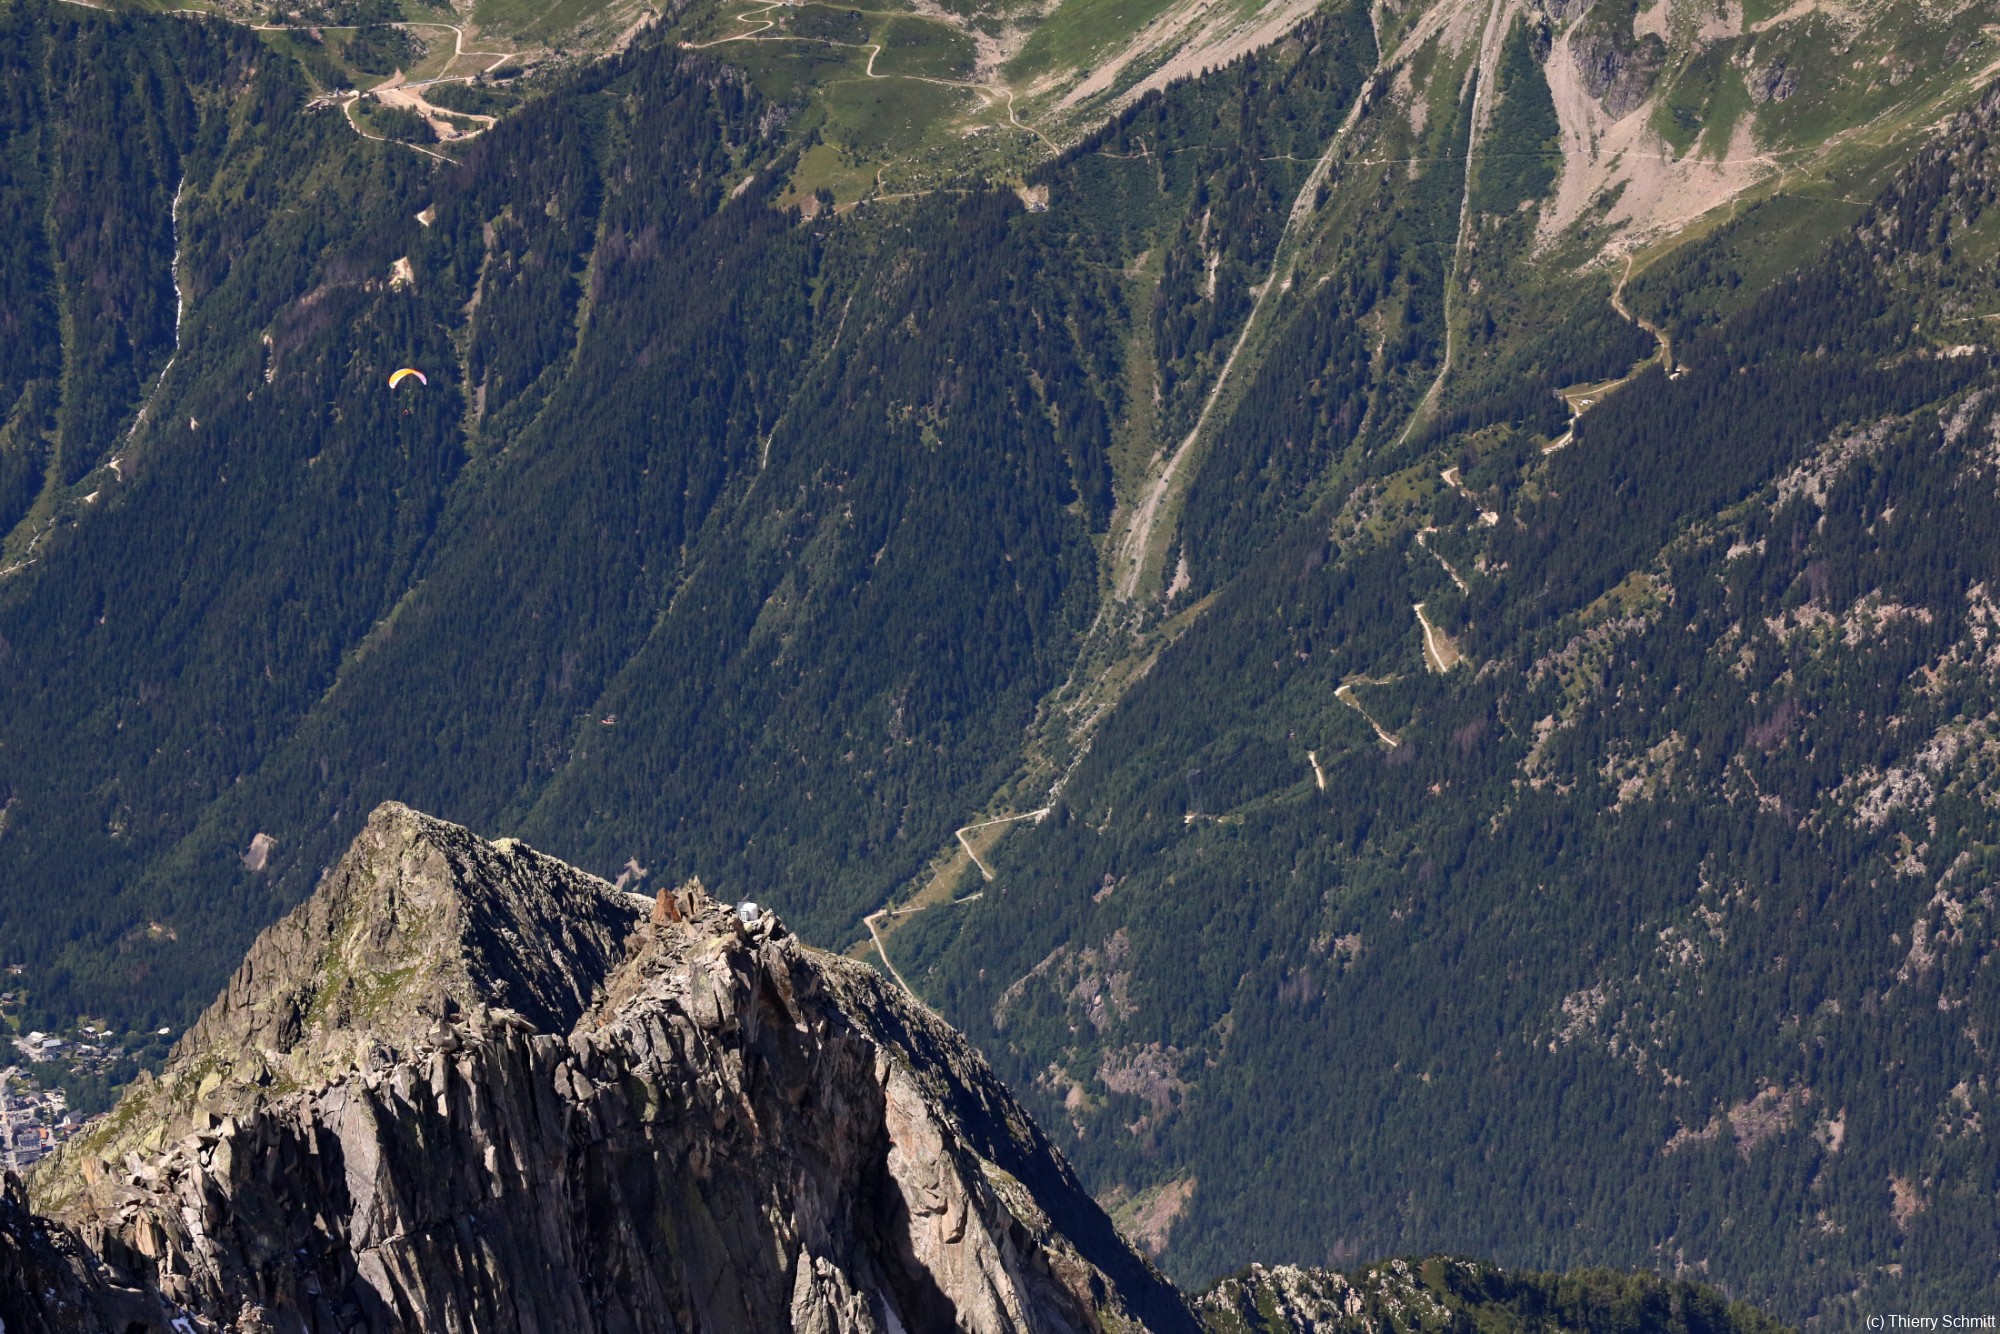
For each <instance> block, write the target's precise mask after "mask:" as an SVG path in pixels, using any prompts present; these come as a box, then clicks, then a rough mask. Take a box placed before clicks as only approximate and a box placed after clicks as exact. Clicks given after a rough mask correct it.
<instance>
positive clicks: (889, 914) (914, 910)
mask: <svg viewBox="0 0 2000 1334" xmlns="http://www.w3.org/2000/svg"><path fill="white" fill-rule="evenodd" d="M1049 809H1050V808H1049V807H1047V806H1044V807H1042V808H1041V809H1040V810H1038V811H1028V812H1027V813H1025V814H1022V815H1003V816H1000V817H999V818H998V819H993V820H978V821H975V822H973V823H972V824H969V825H961V826H960V827H959V828H958V829H956V830H954V831H953V832H952V837H953V838H955V839H957V840H958V845H959V847H961V848H963V849H964V850H965V855H966V856H967V857H968V858H970V859H971V861H972V864H973V865H974V866H976V867H978V868H979V874H980V876H981V877H982V878H983V879H984V880H985V881H986V883H988V884H991V883H993V868H992V867H990V866H988V865H987V864H986V863H985V862H984V861H982V860H981V859H980V856H979V849H977V848H975V847H974V846H973V845H972V841H971V840H970V839H968V838H967V837H966V835H967V834H971V833H975V832H977V831H979V830H981V829H991V828H992V827H993V826H995V825H1003V824H1015V823H1018V822H1019V821H1022V820H1033V821H1034V822H1035V823H1036V824H1040V823H1041V822H1042V819H1043V818H1044V817H1045V816H1047V815H1048V813H1049ZM947 869H948V868H947ZM985 893H986V891H985V890H983V889H978V890H974V891H973V892H972V893H970V894H967V895H966V896H965V897H964V898H962V899H953V898H944V899H935V900H933V901H931V902H929V903H925V902H921V901H919V902H914V903H909V904H906V905H904V906H903V907H901V908H886V907H885V908H877V909H876V910H875V911H874V912H872V913H869V914H868V915H867V916H866V917H864V918H862V919H861V922H862V925H863V926H865V927H867V928H868V938H869V940H871V941H873V942H874V945H875V953H876V954H877V955H878V956H879V957H880V958H881V960H882V966H883V967H884V968H886V969H888V970H889V976H891V977H893V978H895V979H896V984H897V985H898V986H900V987H902V989H903V990H904V991H907V992H909V993H910V994H911V995H912V996H915V995H916V994H917V993H916V991H915V989H914V988H912V987H911V986H910V984H909V983H908V982H907V981H905V980H904V978H903V975H902V974H901V973H899V972H897V971H896V965H895V963H894V962H893V961H892V960H891V959H890V958H889V943H888V941H887V940H886V939H885V938H884V937H883V935H882V926H883V924H884V923H886V922H890V921H893V920H895V919H896V918H898V917H914V916H916V915H917V914H918V913H920V912H927V911H929V910H930V909H932V908H943V907H957V906H958V905H959V904H962V903H971V902H973V901H974V900H975V899H979V898H983V897H984V896H985ZM921 898H922V896H921V895H919V899H920V900H921Z"/></svg>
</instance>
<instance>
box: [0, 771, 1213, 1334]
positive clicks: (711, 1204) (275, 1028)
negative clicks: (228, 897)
mask: <svg viewBox="0 0 2000 1334" xmlns="http://www.w3.org/2000/svg"><path fill="white" fill-rule="evenodd" d="M745 916H749V914H745ZM33 1204H34V1207H35V1208H36V1209H37V1210H39V1211H40V1212H39V1214H33V1213H30V1212H29V1211H28V1210H27V1208H25V1207H24V1203H23V1201H21V1200H20V1199H19V1198H18V1192H14V1193H12V1194H10V1195H9V1196H8V1197H7V1198H6V1199H5V1200H4V1201H0V1205H3V1206H4V1208H0V1280H5V1281H4V1282H3V1283H0V1320H4V1322H5V1324H4V1328H5V1329H6V1330H8V1331H10V1334H18V1332H19V1331H24V1330H26V1331H33V1330H51V1331H58V1330H59V1331H71V1330H74V1331H99V1330H105V1331H109V1330H117V1331H121V1332H123V1331H129V1330H133V1329H158V1330H161V1331H166V1330H178V1331H194V1330H212V1331H242V1332H243V1334H249V1332H250V1331H308V1330H311V1331H319V1330H351V1329H370V1330H411V1331H430V1330H510V1331H511V1330H522V1331H527V1330H537V1331H586V1330H607V1331H609V1330H618V1331H635V1332H636V1331H733V1330H742V1331H768V1330H787V1329H789V1330H797V1331H812V1332H813V1334H836V1332H837V1331H838V1332H843V1334H846V1332H852V1334H862V1332H863V1331H869V1332H873V1331H881V1332H882V1334H888V1332H889V1331H898V1330H901V1331H913V1332H914V1331H923V1330H943V1329H957V1330H967V1331H982V1332H984V1331H992V1332H993V1334H1002V1332H1010V1334H1011V1332H1013V1331H1022V1332H1025V1331H1072V1330H1074V1331H1114V1330H1138V1329H1150V1330H1162V1331H1165V1330H1175V1331H1179V1330H1192V1329H1194V1328H1195V1327H1196V1326H1195V1321H1194V1318H1193V1316H1192V1314H1191V1312H1190V1310H1189V1308H1188V1306H1187V1305H1186V1303H1185V1302H1184V1301H1183V1299H1182V1298H1181V1297H1180V1295H1179V1294H1178V1293H1176V1292H1175V1290H1174V1289H1173V1288H1172V1287H1171V1286H1170V1285H1169V1284H1167V1282H1166V1281H1165V1280H1164V1279H1162V1278H1161V1277H1160V1276H1159V1275H1158V1274H1157V1273H1156V1272H1155V1271H1154V1270H1153V1269H1152V1268H1151V1267H1150V1266H1149V1265H1148V1264H1147V1263H1146V1262H1145V1261H1144V1260H1142V1259H1141V1258H1139V1256H1138V1255H1137V1254H1136V1253H1135V1252H1134V1251H1133V1250H1132V1249H1131V1248H1130V1247H1129V1246H1127V1245H1126V1244H1125V1243H1124V1242H1123V1241H1122V1240H1121V1239H1120V1238H1119V1236H1118V1235H1117V1233H1116V1232H1115V1231H1114V1230H1113V1228H1112V1226H1111V1224H1110V1222H1109V1220H1108V1219H1107V1218H1106V1217H1105V1215H1104V1214H1103V1212H1102V1211H1101V1210H1100V1209H1099V1208H1098V1207H1097V1205H1096V1204H1095V1203H1094V1202H1093V1201H1092V1200H1091V1199H1090V1197H1089V1195H1088V1194H1087V1193H1086V1192H1085V1191H1084V1190H1083V1188H1082V1186H1081V1185H1080V1184H1079V1182H1078V1181H1077V1179H1076V1177H1075V1176H1074V1175H1073V1173H1072V1172H1071V1170H1070V1169H1069V1167H1068V1165H1067V1164H1066V1163H1065V1162H1064V1161H1063V1160H1062V1158H1061V1157H1060V1156H1059V1155H1058V1154H1057V1153H1056V1152H1055V1151H1054V1150H1053V1149H1052V1147H1051V1146H1050V1144H1049V1142H1048V1141H1047V1140H1046V1139H1045V1138H1044V1137H1043V1135H1042V1133H1041V1132H1040V1131H1039V1130H1038V1129H1037V1128H1036V1127H1035V1126H1034V1124H1033V1123H1032V1122H1031V1121H1030V1120H1029V1119H1028V1117H1027V1116H1026V1114H1025V1113H1023V1112H1022V1110H1021V1109H1020V1108H1019V1106H1018V1105H1017V1104H1016V1103H1015V1102H1014V1101H1013V1099H1012V1098H1011V1096H1010V1095H1009V1094H1008V1093H1007V1091H1006V1089H1005V1088H1004V1087H1003V1086H1002V1085H1001V1084H1000V1082H999V1081H998V1079H997V1078H995V1076H994V1075H993V1073H992V1072H991V1070H990V1069H989V1068H988V1067H987V1065H986V1063H985V1062H984V1061H983V1060H982V1059H981V1058H980V1057H979V1055H978V1054H977V1053H976V1052H975V1051H974V1050H973V1049H972V1048H971V1047H970V1046H969V1045H968V1044H967V1043H966V1042H965V1040H964V1039H963V1038H961V1037H960V1036H959V1035H958V1034H957V1033H955V1032H954V1031H952V1030H951V1029H950V1028H949V1027H947V1026H946V1025H945V1024H943V1023H942V1022H941V1021H940V1020H938V1019H937V1018H935V1017H934V1016H933V1015H931V1014H930V1013H929V1012H928V1011H927V1010H925V1009H923V1008H922V1007H921V1006H920V1005H918V1004H916V1003H915V1002H913V1001H911V1000H909V999H908V998H907V997H905V996H904V995H903V994H902V993H901V992H900V991H897V990H895V989H894V988H892V987H891V986H889V985H888V984H886V983H885V982H883V981H882V980H881V979H880V978H879V977H878V976H877V975H876V974H875V973H873V972H872V971H871V970H869V969H867V968H865V967H863V966H861V965H859V964H856V963H853V962H851V961H848V960H845V959H841V958H838V957H835V956H832V955H828V954H825V953H822V952H820V951H817V950H813V949H810V948H807V947H806V946H804V945H802V944H801V943H800V942H799V941H798V940H797V939H796V938H794V937H793V936H791V935H790V934H789V933H788V932H787V931H786V929H785V927H784V926H783V924H782V923H781V922H780V921H779V920H778V919H777V918H776V917H775V916H772V915H770V914H768V913H763V914H758V915H757V916H756V918H755V920H754V921H751V922H745V921H744V920H743V919H742V918H741V917H739V916H738V915H737V914H736V913H735V912H734V911H733V910H731V909H730V908H728V907H725V906H723V905H721V904H718V903H716V902H715V901H714V900H712V899H711V898H709V897H708V895H707V894H706V893H704V892H703V891H702V890H701V888H700V886H699V884H698V883H696V884H691V885H688V886H685V887H683V888H682V889H680V890H675V891H663V892H662V893H661V894H660V896H659V897H658V898H656V899H653V900H647V899H645V898H643V897H641V896H637V895H631V894H626V893H623V892H621V891H619V890H616V889H614V888H613V887H612V886H610V885H608V884H606V883H605V882H603V881H601V880H597V879H595V878H594V877H591V876H588V875H585V874H583V873H581V872H579V871H576V870H574V869H572V868H570V867H567V866H565V865H563V864H562V863H560V862H558V861H556V860H554V859H552V858H549V857H545V856H542V855H541V854H539V853H535V852H533V851H532V850H530V849H528V848H526V847H524V846H522V845H520V844H518V843H513V842H511V841H502V842H498V843H488V842H485V841H483V840H481V839H479V838H477V837H475V836H474V835H472V834H470V833H468V832H467V831H465V830H463V829H460V828H457V827H456V826H453V825H449V824H445V823H443V822H441V821H437V820H433V819H430V818H428V817H426V816H423V815H419V814H417V813H416V812H414V811H410V810H408V809H407V808H404V807H401V806H396V805H387V806H384V807H382V808H380V809H379V810H377V811H376V812H375V813H374V815H373V816H372V817H371V818H370V820H369V822H368V825H367V828H366V829H365V830H364V831H363V833H362V834H361V835H360V837H359V838H357V839H356V841H355V843H354V845H353V846H352V848H351V849H350V850H349V851H348V853H347V854H346V856H345V857H344V858H343V859H342V860H341V862H340V863H339V864H338V865H337V866H336V867H335V868H334V869H333V870H332V871H331V872H329V873H328V875H327V876H326V877H325V878H324V880H323V881H322V883H321V886H320V888H319V889H318V891H317V892H316V893H315V894H314V895H313V896H312V897H311V899H309V900H308V901H307V902H305V903H304V904H302V905H301V906H300V907H299V908H298V909H296V910H295V911H294V912H292V913H291V914H290V915H289V916H287V917H286V918H285V919H284V920H282V921H281V922H279V923H277V924H276V925H275V926H273V927H271V928H270V929H269V930H267V931H266V932H265V933H264V934H263V935H262V936H261V937H260V938H259V939H258V941H257V942H256V944H255V945H254V946H253V947H252V949H251V951H250V953H249V956H248V957H247V958H246V959H245V961H244V963H243V965H242V967H241V968H240V969H239V970H238V971H237V973H236V975H235V976H234V977H233V978H232V979H231V981H230V983H229V985H228V987H227V989H226V990H225V992H224V994H223V995H222V996H221V997H220V998H219V999H218V1000H217V1001H216V1002H215V1004H214V1005H212V1006H211V1007H210V1008H209V1010H208V1011H207V1013H205V1014H204V1015H203V1016H202V1018H201V1020H200V1022H199V1023H197V1024H196V1025H195V1026H194V1027H193V1028H192V1029H190V1030H189V1031H188V1033H187V1035H186V1036H185V1037H184V1038H183V1039H182V1041H181V1042H180V1044H179V1045H178V1046H177V1047H176V1048H175V1050H174V1053H173V1055H172V1057H171V1058H170V1060H169V1062H168V1064H167V1067H166V1069H165V1070H164V1071H163V1073H162V1074H161V1076H160V1077H159V1078H158V1079H157V1080H152V1081H147V1082H146V1083H145V1084H143V1085H141V1086H139V1087H136V1088H134V1089H133V1090H132V1091H131V1092H130V1093H128V1095H127V1096H126V1098H125V1099H124V1100H123V1101H122V1102H121V1103H120V1104H119V1106H118V1108H117V1110H116V1111H115V1112H114V1113H113V1114H112V1115H111V1116H110V1117H109V1118H107V1119H106V1121H105V1122H104V1123H103V1125H102V1126H101V1127H99V1128H97V1129H96V1130H95V1131H93V1132H92V1133H89V1134H87V1135H85V1136H82V1137H79V1138H78V1139H77V1140H75V1141H72V1143H71V1144H70V1145H68V1146H65V1149H64V1151H63V1152H62V1153H61V1154H59V1155H58V1156H57V1157H55V1158H54V1159H52V1160H50V1162H48V1163H47V1164H46V1165H45V1166H44V1167H43V1168H42V1170H41V1171H39V1172H38V1173H37V1175H36V1177H35V1180H34V1182H33Z"/></svg>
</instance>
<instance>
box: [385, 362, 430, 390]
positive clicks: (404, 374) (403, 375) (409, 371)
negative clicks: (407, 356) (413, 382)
mask: <svg viewBox="0 0 2000 1334" xmlns="http://www.w3.org/2000/svg"><path fill="white" fill-rule="evenodd" d="M412 375H414V376H416V377H417V383H418V384H420V385H422V386H424V388H426V389H428V388H430V384H431V382H430V381H429V380H426V379H425V378H424V373H423V372H422V371H420V370H418V369H416V368H415V367H414V366H405V367H403V369H401V370H399V371H397V372H396V373H395V374H394V375H391V376H390V377H389V387H390V388H391V389H394V388H395V387H396V386H397V385H399V384H401V383H402V382H403V381H404V380H406V379H408V378H409V377H410V376H412Z"/></svg>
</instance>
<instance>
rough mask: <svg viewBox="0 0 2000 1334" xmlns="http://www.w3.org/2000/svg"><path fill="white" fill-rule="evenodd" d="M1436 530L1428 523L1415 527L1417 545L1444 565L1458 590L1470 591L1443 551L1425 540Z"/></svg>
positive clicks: (1445, 570)
mask: <svg viewBox="0 0 2000 1334" xmlns="http://www.w3.org/2000/svg"><path fill="white" fill-rule="evenodd" d="M1436 531H1437V529H1435V528H1432V527H1430V526H1428V525H1426V526H1425V527H1422V528H1419V529H1417V545H1418V546H1420V547H1422V548H1423V549H1424V550H1425V551H1428V552H1429V553H1430V554H1431V557H1432V559H1434V560H1436V561H1437V563H1438V564H1440V565H1442V566H1444V572H1445V573H1446V574H1448V575H1450V576H1451V581H1452V582H1453V583H1454V584H1457V585H1458V591H1459V592H1461V593H1470V592H1471V591H1472V589H1471V588H1470V587H1468V586H1467V585H1466V582H1465V580H1463V579H1461V578H1459V575H1458V571H1457V570H1454V569H1453V568H1452V566H1451V562H1450V561H1448V560H1446V559H1445V558H1444V553H1443V552H1441V551H1439V550H1438V549H1437V548H1436V547H1434V546H1432V545H1431V544H1430V543H1429V542H1428V541H1426V540H1425V539H1427V538H1428V537H1430V535H1431V534H1432V533H1435V532H1436Z"/></svg>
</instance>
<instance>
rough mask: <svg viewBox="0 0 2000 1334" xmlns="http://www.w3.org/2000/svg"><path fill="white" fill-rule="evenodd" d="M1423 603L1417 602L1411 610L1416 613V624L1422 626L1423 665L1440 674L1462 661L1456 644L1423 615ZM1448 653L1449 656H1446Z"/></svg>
mask: <svg viewBox="0 0 2000 1334" xmlns="http://www.w3.org/2000/svg"><path fill="white" fill-rule="evenodd" d="M1424 605H1425V604H1424V603H1421V602H1419V603H1417V604H1416V606H1414V607H1412V608H1411V610H1412V611H1414V612H1416V613H1417V624H1418V625H1421V626H1422V627H1424V666H1426V667H1428V668H1430V669H1431V670H1432V671H1434V672H1436V673H1437V674H1438V675H1440V676H1442V675H1444V674H1445V673H1446V672H1449V671H1450V670H1451V669H1452V668H1454V667H1456V666H1458V664H1459V663H1460V662H1462V661H1464V659H1463V658H1461V657H1460V656H1459V652H1458V649H1457V647H1456V646H1454V645H1453V644H1452V642H1451V641H1450V640H1449V639H1447V638H1445V637H1444V636H1443V635H1441V634H1439V633H1438V631H1437V627H1436V626H1434V625H1432V624H1431V618H1430V617H1428V616H1426V615H1424ZM1447 653H1449V654H1450V655H1451V656H1450V657H1446V656H1445V655H1446V654H1447Z"/></svg>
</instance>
